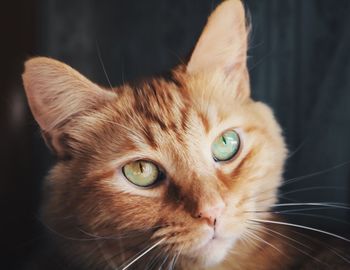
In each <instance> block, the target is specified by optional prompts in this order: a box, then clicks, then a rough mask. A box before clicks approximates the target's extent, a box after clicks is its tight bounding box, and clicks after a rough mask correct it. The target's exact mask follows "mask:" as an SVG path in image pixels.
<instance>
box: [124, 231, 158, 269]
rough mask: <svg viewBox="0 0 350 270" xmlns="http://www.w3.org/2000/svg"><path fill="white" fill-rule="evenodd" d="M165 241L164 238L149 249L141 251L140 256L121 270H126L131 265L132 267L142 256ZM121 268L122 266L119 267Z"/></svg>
mask: <svg viewBox="0 0 350 270" xmlns="http://www.w3.org/2000/svg"><path fill="white" fill-rule="evenodd" d="M164 241H165V238H163V239H161V240H159V241H158V242H156V243H155V244H153V245H152V246H151V247H149V248H148V249H146V250H145V251H143V252H142V253H141V254H140V255H138V256H137V257H136V258H135V259H133V260H132V261H131V262H129V263H128V264H127V265H126V266H124V267H123V268H122V269H121V270H126V269H128V268H129V267H130V266H131V265H133V264H134V263H135V262H137V261H138V260H139V259H141V258H142V257H143V256H145V255H146V254H147V253H148V252H150V251H151V250H153V249H154V248H156V247H157V246H159V245H160V244H161V243H162V242H164ZM121 267H122V266H121Z"/></svg>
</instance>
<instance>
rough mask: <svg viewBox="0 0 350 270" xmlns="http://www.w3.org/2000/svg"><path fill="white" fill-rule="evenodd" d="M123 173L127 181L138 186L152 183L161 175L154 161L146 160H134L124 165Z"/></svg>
mask: <svg viewBox="0 0 350 270" xmlns="http://www.w3.org/2000/svg"><path fill="white" fill-rule="evenodd" d="M123 174H124V176H125V177H126V179H128V180H129V182H131V183H133V184H134V185H136V186H139V187H150V186H152V185H154V184H155V183H156V182H157V181H158V180H160V178H161V175H162V174H161V172H160V170H159V168H158V167H157V166H156V165H155V164H154V163H152V162H150V161H146V160H136V161H132V162H130V163H128V164H126V165H124V167H123Z"/></svg>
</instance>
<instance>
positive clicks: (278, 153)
mask: <svg viewBox="0 0 350 270" xmlns="http://www.w3.org/2000/svg"><path fill="white" fill-rule="evenodd" d="M248 29H249V27H247V23H246V16H245V11H244V7H243V5H242V3H241V2H240V1H239V0H227V1H224V2H223V3H221V4H220V5H219V6H218V7H217V8H216V9H215V11H214V12H213V13H212V15H211V16H210V17H209V19H208V23H207V25H206V27H205V29H204V30H203V33H202V35H201V36H200V38H199V40H198V42H197V44H196V46H195V48H194V51H193V53H192V55H191V57H190V60H189V61H188V63H187V64H186V65H181V66H179V67H177V68H175V69H174V70H173V71H172V73H171V76H168V77H166V78H162V77H157V78H152V79H150V80H147V81H143V82H141V83H139V84H137V85H133V84H130V83H129V84H125V85H122V86H120V87H116V88H113V89H105V88H103V87H101V86H98V85H96V84H94V83H93V82H91V81H89V80H88V79H87V78H85V77H84V76H83V75H81V74H80V73H78V72H77V71H76V70H74V69H73V68H71V67H69V66H68V65H66V64H64V63H61V62H59V61H57V60H53V59H50V58H45V57H36V58H32V59H30V60H28V61H27V62H26V63H25V71H24V73H23V83H24V88H25V92H26V95H27V98H28V103H29V106H30V108H31V111H32V113H33V116H34V118H35V120H36V121H37V123H38V124H39V126H40V129H41V130H42V134H43V137H44V139H45V141H46V143H47V145H48V147H49V148H50V149H51V150H52V152H53V153H54V154H55V156H56V157H57V163H56V165H55V166H54V167H53V169H52V170H51V171H50V172H49V175H48V177H47V179H46V183H45V189H44V197H45V199H44V202H43V206H42V219H43V222H44V224H45V226H46V227H47V231H48V235H49V237H48V239H47V242H46V243H45V246H44V247H43V249H42V250H41V251H40V252H39V253H38V255H37V256H36V257H35V258H33V260H32V262H31V263H30V266H29V268H30V267H31V269H123V270H124V269H182V270H183V269H186V270H187V269H212V270H233V269H316V267H318V268H317V269H329V267H331V268H332V269H348V268H349V266H350V264H349V262H348V260H347V259H346V257H343V256H342V255H341V254H342V253H340V252H341V251H337V252H336V253H334V252H330V251H329V249H327V248H326V249H325V248H320V247H322V245H320V244H318V242H317V240H312V241H311V240H310V241H308V243H307V245H306V244H304V243H305V239H306V238H305V237H308V236H305V235H303V234H302V233H301V232H298V231H296V230H288V229H287V228H286V226H283V224H284V222H283V221H282V220H281V219H279V217H277V216H275V215H273V214H272V213H271V211H270V209H271V208H272V207H273V206H274V204H276V202H277V193H278V187H279V186H280V185H281V181H282V173H283V167H284V163H285V160H286V157H287V149H286V145H285V142H284V139H283V136H282V131H281V128H280V126H279V125H278V123H277V121H276V120H275V117H274V115H273V112H272V110H271V109H270V108H269V107H268V106H267V105H265V104H263V103H261V102H257V101H254V100H252V99H251V97H250V84H249V74H248V70H247V64H246V61H247V49H248V35H249V30H248ZM338 238H339V237H338ZM346 241H347V239H345V238H344V239H342V241H340V244H338V243H336V244H335V245H337V247H339V249H341V248H342V246H341V245H342V244H343V243H344V242H346ZM305 246H306V247H305ZM344 250H346V247H344Z"/></svg>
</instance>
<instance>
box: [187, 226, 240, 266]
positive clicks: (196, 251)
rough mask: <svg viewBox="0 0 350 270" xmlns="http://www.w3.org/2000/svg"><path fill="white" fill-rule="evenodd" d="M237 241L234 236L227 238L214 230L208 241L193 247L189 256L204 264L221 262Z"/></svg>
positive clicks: (211, 264)
mask: <svg viewBox="0 0 350 270" xmlns="http://www.w3.org/2000/svg"><path fill="white" fill-rule="evenodd" d="M234 243H235V239H234V238H225V237H221V236H220V235H218V234H217V233H216V232H213V233H212V235H211V236H210V237H209V239H208V238H207V240H206V241H203V243H202V244H201V245H199V246H196V247H194V248H193V250H192V251H191V252H189V253H188V255H187V256H188V257H189V258H192V259H195V260H196V261H197V262H201V264H202V265H203V266H206V267H207V266H213V265H215V264H218V263H220V262H221V261H222V260H223V259H224V258H225V256H226V254H227V253H228V252H229V250H230V249H231V248H232V246H233V245H234Z"/></svg>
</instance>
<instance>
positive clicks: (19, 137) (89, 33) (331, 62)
mask: <svg viewBox="0 0 350 270" xmlns="http://www.w3.org/2000/svg"><path fill="white" fill-rule="evenodd" d="M218 3H219V1H218V0H215V1H214V0H177V1H173V0H148V1H143V0H128V1H127V0H124V1H122V0H114V1H112V0H105V1H97V0H70V1H67V0H46V1H44V0H41V1H40V0H14V1H2V2H1V4H0V29H1V30H0V34H1V35H0V36H1V42H0V51H1V55H2V63H1V65H0V69H1V71H0V91H1V97H0V130H1V133H0V164H1V165H0V173H1V174H0V175H1V178H0V211H1V222H0V232H1V238H0V239H1V240H0V241H1V244H0V246H1V249H2V251H1V252H0V258H1V266H0V268H1V269H19V267H20V265H21V264H22V263H23V262H24V261H25V260H26V258H27V257H28V256H30V253H31V252H32V250H33V249H34V248H35V246H36V243H38V241H39V240H40V237H41V234H42V225H41V224H40V222H39V221H38V207H39V204H40V198H41V196H40V187H41V183H42V180H43V177H44V175H45V172H46V171H47V170H48V168H49V167H50V165H51V164H52V162H53V160H52V158H51V156H50V153H49V152H48V150H47V149H46V147H45V145H44V143H43V141H42V140H41V138H40V132H39V130H38V127H37V125H36V124H35V122H34V121H33V118H32V116H31V113H30V111H29V109H28V106H27V104H26V99H25V96H24V92H23V88H22V82H21V77H20V76H21V72H22V71H23V62H24V61H25V60H26V59H28V58H30V57H32V56H36V55H45V56H50V57H54V58H56V59H59V60H61V61H64V62H66V63H68V64H70V65H72V66H73V67H74V68H76V69H78V70H79V71H81V72H82V73H83V74H84V75H86V76H88V77H89V78H91V79H92V80H95V81H96V82H98V83H100V84H104V85H107V79H106V77H105V74H104V72H103V68H102V65H101V62H100V60H99V55H100V58H101V59H102V61H103V63H104V65H105V67H106V71H107V74H108V76H109V78H110V80H111V82H112V84H113V85H118V84H121V83H122V82H123V81H129V80H133V79H136V78H140V77H145V76H149V75H152V74H160V73H162V72H164V71H166V70H168V69H170V68H172V67H174V66H175V65H177V64H178V63H180V61H181V60H182V59H185V58H186V57H187V56H188V55H189V53H190V52H191V50H192V49H193V46H194V44H195V42H196V40H197V38H198V37H199V34H200V32H201V30H202V28H203V26H204V24H205V22H206V19H207V16H208V15H209V14H210V12H211V11H212V10H213V9H214V8H215V6H216V5H217V4H218ZM245 3H246V6H247V7H248V9H249V11H250V13H251V18H252V25H253V28H252V35H251V46H250V47H251V49H250V50H249V56H250V58H249V67H250V72H251V78H252V91H253V96H254V98H255V99H257V100H262V101H264V102H266V103H268V104H269V105H271V106H272V107H273V108H274V110H275V112H276V115H277V118H278V120H279V122H280V123H281V125H282V127H283V129H284V132H285V135H286V138H287V143H288V146H289V149H290V151H291V153H292V154H291V157H290V158H289V160H288V162H287V166H286V173H285V178H286V179H290V178H294V177H299V176H304V175H308V174H312V173H315V172H319V173H318V174H316V175H313V177H305V178H303V179H299V181H297V182H295V183H293V184H290V185H287V186H286V187H285V188H282V191H281V196H283V198H282V200H281V201H282V202H293V201H298V202H339V203H344V204H348V203H349V201H350V193H349V190H348V188H349V183H350V166H349V165H348V164H345V162H348V161H349V160H350V53H349V51H350V34H349V33H350V17H349V14H350V1H348V0H337V1H332V0H308V1H305V0H283V1H281V0H246V1H245ZM301 213H304V214H305V213H306V214H307V212H301ZM311 213H313V214H315V212H311ZM316 213H318V215H323V217H322V218H321V217H315V216H305V215H303V214H301V215H300V213H299V214H297V213H295V214H293V213H290V215H288V218H290V219H291V220H292V221H295V222H298V223H300V224H306V225H312V226H314V227H317V228H321V229H327V230H329V231H331V232H335V233H340V234H342V235H346V234H348V233H349V227H350V226H349V223H346V222H349V211H347V210H346V209H343V210H336V209H331V210H322V211H319V212H316ZM329 218H333V219H329ZM334 218H336V219H338V220H334Z"/></svg>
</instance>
